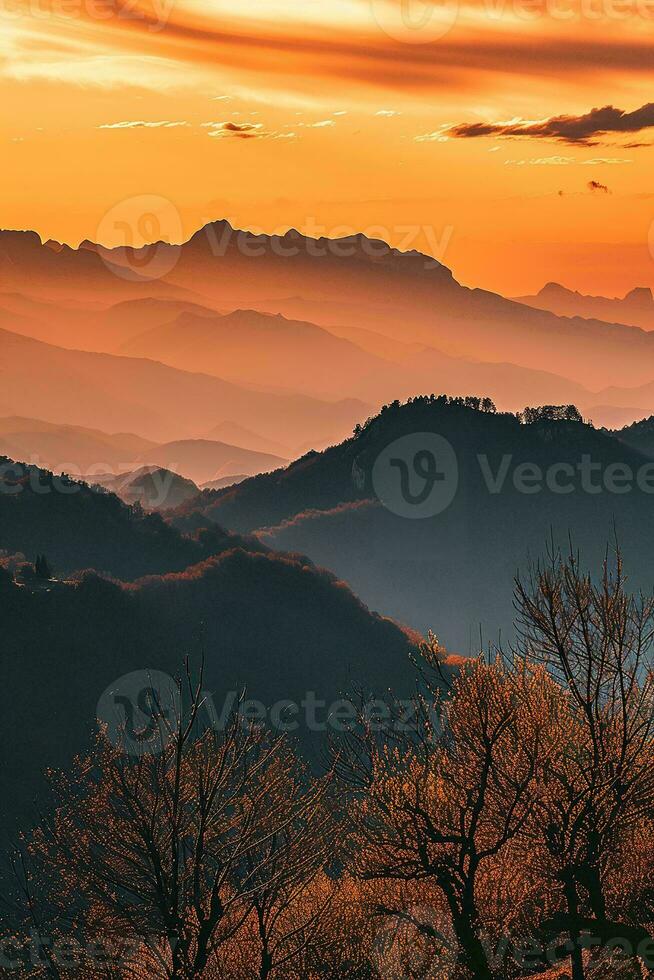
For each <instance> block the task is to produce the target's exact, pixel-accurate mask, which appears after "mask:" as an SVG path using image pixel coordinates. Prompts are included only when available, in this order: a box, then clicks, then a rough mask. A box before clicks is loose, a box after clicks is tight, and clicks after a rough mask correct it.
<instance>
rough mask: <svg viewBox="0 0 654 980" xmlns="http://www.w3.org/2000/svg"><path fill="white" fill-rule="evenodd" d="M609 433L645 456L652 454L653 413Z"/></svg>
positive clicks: (653, 443) (653, 453) (653, 437)
mask: <svg viewBox="0 0 654 980" xmlns="http://www.w3.org/2000/svg"><path fill="white" fill-rule="evenodd" d="M611 434H612V435H613V436H615V438H616V439H619V440H620V442H623V443H625V445H627V446H631V448H632V449H637V450H638V451H639V452H641V453H644V454H645V455H646V456H654V415H650V417H649V418H647V419H642V420H641V421H640V422H634V423H633V424H632V425H625V426H624V428H622V429H616V430H614V431H613V432H612V433H611Z"/></svg>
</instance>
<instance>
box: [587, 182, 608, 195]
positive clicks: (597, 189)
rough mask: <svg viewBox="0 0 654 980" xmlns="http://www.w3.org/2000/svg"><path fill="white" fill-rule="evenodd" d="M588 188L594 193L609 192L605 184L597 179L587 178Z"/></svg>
mask: <svg viewBox="0 0 654 980" xmlns="http://www.w3.org/2000/svg"><path fill="white" fill-rule="evenodd" d="M588 190H589V191H590V192H591V193H592V194H595V193H600V194H610V193H611V191H610V190H609V189H608V187H607V186H606V184H600V182H599V180H589V181H588Z"/></svg>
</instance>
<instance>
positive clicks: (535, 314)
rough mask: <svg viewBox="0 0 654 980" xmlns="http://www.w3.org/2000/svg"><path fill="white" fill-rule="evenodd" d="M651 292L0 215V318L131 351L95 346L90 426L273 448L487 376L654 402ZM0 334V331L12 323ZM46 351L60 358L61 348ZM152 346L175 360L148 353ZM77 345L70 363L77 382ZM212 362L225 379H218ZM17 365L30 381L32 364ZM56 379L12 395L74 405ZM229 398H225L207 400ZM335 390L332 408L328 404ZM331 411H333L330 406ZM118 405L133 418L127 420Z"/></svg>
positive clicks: (519, 397)
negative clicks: (571, 301)
mask: <svg viewBox="0 0 654 980" xmlns="http://www.w3.org/2000/svg"><path fill="white" fill-rule="evenodd" d="M155 273H156V274H155ZM544 292H545V293H547V295H550V293H553V292H557V293H560V292H561V290H560V289H559V288H558V287H557V288H556V289H551V288H550V287H548V288H547V289H546V290H545V291H544ZM645 293H646V291H644V290H640V291H635V292H634V293H633V294H630V296H629V297H627V298H626V299H625V300H624V301H619V302H618V301H605V302H604V305H603V306H601V304H595V305H594V306H593V305H592V304H590V300H591V299H593V298H592V297H591V298H588V297H581V300H583V301H584V302H583V303H580V304H578V308H574V309H572V308H571V309H569V310H566V311H565V312H566V313H568V312H569V313H571V314H574V315H570V316H569V315H558V313H556V312H552V311H550V310H548V309H535V308H533V305H532V299H533V297H532V298H530V297H526V298H524V299H523V300H522V301H520V302H518V301H514V300H509V299H506V298H504V297H502V296H499V295H497V294H495V293H492V292H489V291H487V290H480V289H470V288H467V287H464V286H462V285H460V284H459V283H458V282H457V281H456V280H455V279H454V277H453V276H452V274H451V272H450V271H449V270H448V269H447V268H446V267H445V266H443V265H442V264H441V263H439V262H437V261H435V260H434V259H432V258H430V257H429V256H425V255H422V254H420V253H418V252H415V251H412V252H400V251H398V250H397V249H393V248H391V247H390V246H388V245H386V244H385V243H383V242H379V241H375V240H371V239H368V238H366V237H365V236H363V235H356V236H350V237H348V238H344V239H337V240H332V239H326V238H321V239H311V238H307V237H305V236H303V235H301V234H300V233H299V232H296V231H293V230H291V231H289V232H288V233H287V234H285V235H282V236H265V235H254V234H251V233H249V232H245V231H239V230H238V229H234V228H232V226H231V225H230V224H229V223H228V222H225V221H217V222H213V223H211V224H209V225H207V226H205V227H204V228H203V229H201V230H200V231H198V232H197V233H196V234H194V235H193V236H192V237H191V238H190V239H189V240H188V241H187V242H186V243H185V244H184V245H180V246H177V245H175V246H173V245H167V244H165V243H154V244H153V245H150V246H147V247H144V248H143V249H125V248H122V249H106V248H104V247H102V246H100V245H96V244H94V243H91V242H85V243H83V245H82V246H80V248H78V249H73V248H70V247H69V246H61V245H58V244H57V243H54V242H48V243H46V244H42V243H41V241H40V239H39V238H38V236H37V235H35V234H34V233H17V232H1V233H0V327H1V328H4V329H5V331H9V332H10V333H12V334H14V335H15V334H21V335H23V337H24V338H25V339H27V338H28V337H29V338H32V339H35V340H40V341H42V342H45V343H47V344H49V345H50V346H51V347H52V348H55V349H57V350H60V349H61V348H67V349H69V350H70V351H75V352H77V353H76V357H77V358H79V357H80V356H81V353H80V352H81V351H85V352H86V353H87V354H88V355H89V356H90V355H91V354H95V355H96V356H97V355H98V354H99V353H103V354H105V355H111V357H112V358H121V359H122V361H123V362H124V363H123V370H122V371H120V372H119V373H120V375H121V377H120V381H116V380H115V379H116V377H117V374H116V372H117V371H118V369H117V367H116V361H114V360H111V359H109V360H106V361H105V362H103V366H102V367H101V363H100V361H98V360H96V361H95V369H94V370H93V371H91V373H92V374H93V375H94V377H93V380H92V382H91V383H92V386H93V388H94V389H95V391H94V395H93V397H90V399H89V405H90V410H91V413H92V418H93V419H94V420H93V421H91V420H90V421H89V424H90V425H91V426H97V427H99V428H103V429H105V430H109V429H117V428H129V430H130V431H135V432H137V434H139V435H141V436H144V437H147V438H150V439H153V440H155V441H158V442H169V441H174V440H177V439H180V438H206V437H207V433H208V432H211V430H212V428H213V427H214V426H215V425H221V424H224V423H225V422H229V423H233V424H236V425H239V426H244V427H245V428H246V429H250V430H251V431H252V432H253V433H255V434H256V435H257V436H258V437H259V438H263V439H264V440H268V441H269V442H270V443H272V444H275V445H276V446H277V447H278V449H277V452H274V451H272V452H273V455H278V456H280V457H282V458H289V457H292V456H293V455H298V454H301V453H302V452H303V451H304V450H306V449H308V448H323V447H325V446H327V445H329V444H330V442H334V441H336V440H338V439H339V438H343V436H344V435H345V434H346V433H347V426H350V427H351V425H352V424H353V423H354V421H358V420H360V419H361V418H365V417H366V414H369V413H370V411H375V410H378V409H379V408H380V407H381V405H382V404H384V403H385V402H387V401H389V400H392V399H393V398H397V397H408V396H410V395H411V394H414V393H415V392H418V391H432V390H433V391H436V392H446V393H448V394H452V395H458V394H469V393H473V394H484V395H485V394H488V395H490V396H491V397H493V398H494V400H495V401H496V403H497V404H498V407H500V408H501V409H504V410H509V411H516V410H518V409H520V408H522V407H523V405H524V404H525V403H526V402H527V400H530V401H532V402H541V403H544V402H550V403H556V402H575V403H576V404H578V405H579V407H580V408H581V410H582V411H583V413H584V414H585V415H586V417H588V418H590V419H592V420H593V421H595V422H596V423H597V424H600V425H609V426H620V425H623V424H626V423H628V422H631V421H635V420H637V419H639V418H641V417H643V415H649V414H651V412H652V411H654V393H653V392H652V391H650V390H649V388H648V386H649V385H651V384H652V383H653V382H654V336H652V335H651V334H650V333H649V332H648V331H647V330H646V329H641V327H639V326H634V325H633V322H634V317H633V316H631V315H630V314H629V311H634V310H636V309H641V310H647V308H648V297H647V295H645ZM542 297H543V294H541V299H542ZM546 298H547V297H546ZM595 299H597V298H595ZM649 299H650V300H651V296H650V297H649ZM586 300H589V302H588V303H587V302H586ZM607 303H608V304H609V305H608V306H607V305H606V304H607ZM620 303H621V304H622V305H620ZM589 304H590V305H589ZM611 304H613V305H612V306H611ZM616 304H617V305H616ZM542 305H545V304H544V303H543V304H542ZM600 306H601V308H600ZM600 314H601V316H602V317H607V318H608V317H610V319H600V318H598V317H599V316H600ZM618 316H620V317H621V318H622V321H623V322H617V321H616V318H617V317H618ZM642 322H643V324H645V325H647V324H649V321H647V323H646V322H645V321H642ZM13 343H14V346H16V344H17V342H16V341H14V342H13ZM1 346H2V347H3V348H7V347H8V346H9V345H8V341H7V338H6V337H5V338H4V339H3V341H2V344H1ZM17 356H18V355H17ZM31 356H32V355H30V358H31ZM47 356H48V358H49V359H50V360H51V361H52V362H53V363H54V364H56V365H59V364H61V363H62V355H61V354H60V353H57V354H55V353H54V350H53V351H52V352H48V353H47ZM70 356H71V357H72V355H70ZM34 357H35V358H36V357H37V355H36V353H35V354H34ZM144 359H148V360H154V361H156V362H157V364H158V365H165V366H166V367H167V368H168V369H169V371H174V372H178V373H175V374H170V373H168V374H165V373H162V372H163V368H162V367H161V366H159V367H158V368H155V367H152V366H149V367H146V366H145V365H144ZM136 362H139V363H140V364H141V365H142V366H141V367H140V368H138V369H137V368H136V367H135V365H136ZM80 363H81V362H79V361H77V362H76V366H75V367H74V369H73V370H74V371H75V373H79V375H80V376H81V389H80V391H79V397H80V398H84V399H86V391H87V390H88V389H87V388H86V387H85V384H84V382H85V381H86V377H85V375H86V373H87V372H86V370H79V369H78V367H77V364H80ZM85 363H86V364H87V365H90V364H91V361H89V360H87V361H86V362H85ZM616 363H619V364H620V365H621V368H622V372H623V374H622V378H621V379H620V382H619V383H616V382H617V379H616V375H615V365H616ZM128 365H129V367H128ZM105 367H106V375H107V376H110V377H111V379H112V380H111V387H112V389H114V390H117V388H118V387H120V390H121V392H122V394H121V398H120V399H119V400H114V401H116V405H115V406H114V408H115V411H114V413H113V417H112V416H111V415H110V413H109V411H108V407H107V406H106V405H105V406H104V407H103V408H102V409H101V408H100V406H98V405H97V402H98V400H101V397H102V388H103V386H105V387H106V380H105V378H104V374H105ZM16 373H17V375H20V373H21V372H20V369H19V370H18V371H17V372H16ZM63 375H64V377H62V378H61V379H57V387H60V385H59V380H61V383H62V386H67V387H68V388H69V389H70V388H71V385H70V373H69V372H68V371H63ZM182 376H183V377H182ZM190 376H192V378H193V381H190V380H189V378H190ZM98 377H99V383H98V382H97V381H96V378H98ZM210 377H212V378H214V379H215V382H218V383H220V384H221V385H222V391H221V392H220V393H218V389H217V388H216V387H215V386H214V387H213V388H212V387H211V383H210V382H209V381H208V378H210ZM25 383H26V384H27V385H28V387H32V388H36V389H38V387H39V383H38V382H37V381H36V380H35V379H33V378H30V377H29V376H28V377H26V378H25ZM189 385H192V386H193V387H194V389H195V393H194V395H193V396H192V397H189V395H188V394H187V392H188V386H189ZM225 386H233V388H230V387H227V388H226V387H225ZM167 387H168V388H169V389H170V395H169V397H168V399H167V400H168V403H169V404H172V403H173V402H174V403H176V404H177V405H182V406H184V404H185V403H186V405H187V411H185V410H184V407H182V408H181V410H180V411H179V412H178V413H177V414H178V416H179V417H178V418H171V416H170V413H169V412H168V411H167V410H166V406H165V405H163V404H162V402H163V401H164V400H165V399H163V394H162V391H163V390H165V389H166V388H167ZM243 389H246V391H247V395H245V394H244V392H243ZM201 393H202V394H201ZM49 394H51V392H49ZM143 395H145V398H143V397H142V396H143ZM273 396H276V399H277V400H275V399H273ZM298 396H302V397H304V398H306V399H311V401H308V402H307V403H306V410H305V408H304V407H302V403H301V402H297V401H296V402H295V403H294V406H293V410H292V412H290V413H289V411H288V410H286V411H285V410H284V409H283V408H282V404H281V402H280V401H279V399H283V398H297V397H298ZM62 397H63V394H62V393H61V392H60V396H59V398H54V397H53V404H52V408H51V411H50V414H48V413H43V412H38V413H37V412H35V411H31V410H27V409H25V410H24V409H22V408H21V409H20V412H21V414H25V415H33V414H41V415H43V416H44V417H45V418H47V419H48V420H49V421H55V422H68V423H71V424H74V423H77V422H79V419H78V418H76V417H74V415H73V413H72V412H71V411H69V408H70V406H62V405H61V404H60V402H61V398H62ZM246 399H247V401H249V402H250V405H247V404H246ZM269 399H273V400H272V401H270V400H269ZM228 400H229V401H233V402H234V406H235V407H234V410H233V411H228V410H227V409H226V408H223V410H222V411H220V412H219V413H216V412H215V411H214V410H213V408H211V407H209V403H211V404H212V405H216V404H219V403H220V402H221V401H222V403H223V406H224V405H225V402H226V401H228ZM144 401H145V403H146V404H144ZM333 402H337V403H338V404H337V405H336V407H335V408H333V409H329V408H327V407H326V405H325V406H323V403H327V405H329V404H331V403H333ZM94 403H95V404H94ZM119 403H120V404H122V405H123V407H124V408H125V409H126V411H125V412H124V413H122V415H121V413H120V404H119ZM18 404H19V405H20V401H19V402H18ZM288 404H289V403H288V402H287V403H286V409H288ZM268 405H270V406H271V409H270V411H269V410H268ZM12 413H13V414H15V413H16V406H14V407H13V409H12ZM330 413H331V414H332V415H333V424H329V423H328V422H327V421H326V417H327V415H329V414H330ZM291 415H292V416H293V422H291V421H290V416H291ZM126 416H127V417H128V418H134V417H137V418H139V420H140V424H139V425H131V426H127V425H126V424H125V417H126ZM217 416H219V417H217ZM321 416H322V417H321ZM346 420H347V421H346ZM85 421H86V420H85ZM302 423H304V424H302ZM225 441H227V442H230V441H231V440H230V439H226V440H225ZM233 442H234V444H235V445H239V446H240V445H242V443H240V442H239V441H238V440H237V439H235V440H233ZM244 448H259V447H251V446H250V447H244ZM261 451H271V450H270V449H262V450H261Z"/></svg>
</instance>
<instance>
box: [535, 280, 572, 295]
mask: <svg viewBox="0 0 654 980" xmlns="http://www.w3.org/2000/svg"><path fill="white" fill-rule="evenodd" d="M537 295H538V296H550V297H554V296H578V295H579V293H576V292H575V291H574V290H572V289H568V288H567V287H566V286H562V285H561V283H560V282H547V283H545V285H544V286H543V288H542V289H541V290H540V292H539V293H538V294H537Z"/></svg>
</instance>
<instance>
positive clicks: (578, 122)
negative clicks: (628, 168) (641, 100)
mask: <svg viewBox="0 0 654 980" xmlns="http://www.w3.org/2000/svg"><path fill="white" fill-rule="evenodd" d="M652 127H654V102H648V103H647V104H646V105H643V106H641V107H640V109H635V110H634V111H633V112H626V111H625V110H624V109H617V108H616V107H615V106H612V105H607V106H603V107H602V108H598V109H591V111H590V112H587V113H585V114H584V115H581V116H552V117H551V118H549V119H541V120H538V121H536V122H532V121H529V120H524V119H516V120H511V121H510V122H506V123H460V124H459V125H457V126H452V127H450V129H449V130H448V135H449V136H453V137H455V138H458V139H478V138H480V137H487V136H490V137H493V138H494V139H497V138H508V139H544V140H555V141H557V142H560V143H567V144H568V145H570V146H600V145H602V144H604V145H605V144H606V140H607V138H608V137H610V136H614V137H615V136H619V135H624V134H627V133H642V132H643V131H644V130H647V129H651V128H652Z"/></svg>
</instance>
